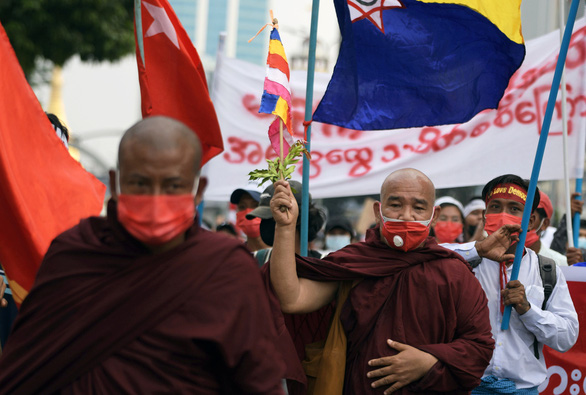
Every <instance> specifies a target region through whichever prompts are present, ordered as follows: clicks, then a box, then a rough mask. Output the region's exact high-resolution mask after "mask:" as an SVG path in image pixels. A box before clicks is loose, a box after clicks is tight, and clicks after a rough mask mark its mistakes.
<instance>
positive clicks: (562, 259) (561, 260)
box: [538, 242, 568, 266]
mask: <svg viewBox="0 0 586 395" xmlns="http://www.w3.org/2000/svg"><path fill="white" fill-rule="evenodd" d="M538 254H539V255H543V256H545V257H548V258H551V259H553V260H554V261H555V263H556V264H557V265H558V266H568V258H567V257H566V256H565V255H562V254H560V253H559V252H557V251H554V250H552V249H551V248H547V247H546V246H545V245H543V242H541V248H540V249H539V252H538Z"/></svg>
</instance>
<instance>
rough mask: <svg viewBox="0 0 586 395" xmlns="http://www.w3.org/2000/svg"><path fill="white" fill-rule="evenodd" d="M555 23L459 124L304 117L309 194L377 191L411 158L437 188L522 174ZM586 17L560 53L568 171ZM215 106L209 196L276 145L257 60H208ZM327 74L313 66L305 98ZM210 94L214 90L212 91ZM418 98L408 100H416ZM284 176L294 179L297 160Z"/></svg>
mask: <svg viewBox="0 0 586 395" xmlns="http://www.w3.org/2000/svg"><path fill="white" fill-rule="evenodd" d="M559 41H560V40H559V31H555V32H551V33H549V34H547V35H545V36H542V37H539V38H537V39H534V40H530V41H528V42H527V43H526V48H527V55H526V58H525V61H524V62H523V65H522V66H521V67H520V68H519V70H518V71H517V73H515V74H514V76H513V77H512V79H511V81H510V84H509V87H508V88H507V90H506V91H505V95H504V96H503V99H502V100H501V102H500V104H499V108H498V109H497V110H484V111H482V112H481V113H479V114H477V115H476V116H475V117H474V118H473V119H472V120H470V121H469V122H467V123H464V124H457V125H446V126H438V127H424V128H413V129H398V130H391V131H380V132H378V131H375V132H363V131H356V130H349V129H344V128H342V127H339V126H334V125H326V124H320V123H315V122H314V123H313V125H312V138H311V168H310V172H309V175H310V180H311V188H310V189H311V191H310V192H311V194H312V196H313V197H314V198H327V197H339V196H353V195H368V194H378V193H379V192H380V183H381V181H382V180H383V179H384V178H385V177H386V176H387V175H388V174H390V173H391V172H392V171H394V170H396V169H400V168H405V167H414V168H417V169H419V170H421V171H423V172H424V173H425V174H427V175H428V176H429V177H430V178H431V180H432V181H433V182H434V184H435V185H436V187H437V188H451V187H460V186H466V185H483V184H485V183H487V182H488V181H489V180H491V179H492V178H494V177H496V176H499V175H502V174H507V173H515V174H519V175H521V176H522V177H525V178H529V177H530V175H531V169H532V166H533V162H534V159H535V151H536V148H537V143H538V140H539V132H540V130H541V123H542V120H543V115H544V112H545V107H546V105H547V98H548V95H549V91H550V88H551V83H552V79H553V73H554V70H555V65H556V59H557V55H558V53H559ZM585 72H586V27H585V21H584V19H581V20H579V21H577V22H576V26H575V27H574V33H573V35H572V41H571V43H570V48H569V53H568V59H567V62H566V85H567V90H568V95H567V103H568V115H569V116H568V119H569V125H568V126H569V151H568V162H569V170H570V177H571V178H577V177H581V176H582V174H583V166H584V165H583V164H584V151H585V148H584V145H585V135H586V133H585V132H584V131H585V130H586V75H585ZM215 76H216V77H215V78H217V80H216V83H217V85H216V86H217V88H218V89H217V90H216V91H215V94H214V95H215V97H217V101H216V102H215V104H216V110H217V112H218V117H219V120H220V124H221V126H222V131H223V134H224V145H225V148H226V150H225V152H224V153H222V155H219V156H218V157H216V158H215V159H214V160H213V161H212V162H211V163H210V164H209V166H207V167H209V169H208V170H209V173H208V175H209V179H210V184H209V186H208V190H207V191H206V199H208V200H224V201H226V200H228V198H229V196H230V193H231V192H232V191H233V190H234V188H235V186H238V185H242V183H243V182H245V180H247V179H248V176H247V174H248V172H250V171H251V170H253V169H256V168H259V167H262V166H263V165H264V163H265V159H266V158H271V159H272V158H274V157H275V154H274V152H273V150H272V148H271V147H270V144H269V142H268V141H267V138H266V124H267V122H270V119H272V117H274V116H273V115H265V114H258V108H259V106H260V98H259V95H258V87H259V86H261V85H262V82H263V79H264V76H265V70H264V68H263V67H260V66H255V65H251V64H249V63H245V62H242V61H238V60H234V59H223V60H222V67H220V68H219V69H218V70H216V74H215ZM328 80H329V76H328V75H327V74H320V73H317V74H316V76H315V85H314V87H315V97H316V99H315V102H314V106H315V105H316V104H317V102H319V99H320V98H321V96H322V95H323V92H324V91H325V88H326V85H327V83H328ZM305 83H306V73H305V72H302V71H293V72H292V73H291V93H292V100H291V102H292V105H293V108H292V113H293V134H294V137H295V138H296V139H300V138H303V114H304V106H305V100H304V97H305ZM216 95H217V96H216ZM560 101H561V95H559V97H558V103H557V105H556V111H555V112H554V116H553V122H552V126H551V131H550V133H549V139H548V143H547V147H546V150H545V156H544V159H543V166H542V168H541V173H540V179H541V180H555V179H563V174H564V171H563V149H562V147H563V146H562V126H561V120H562V117H561V111H560V110H561V105H560ZM418 108H419V107H417V106H416V107H415V110H417V109H418ZM293 178H295V179H297V180H301V178H302V172H301V166H298V168H297V169H296V170H295V173H294V174H293Z"/></svg>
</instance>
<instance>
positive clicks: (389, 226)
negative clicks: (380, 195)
mask: <svg viewBox="0 0 586 395" xmlns="http://www.w3.org/2000/svg"><path fill="white" fill-rule="evenodd" d="M379 210H380V216H381V219H382V221H383V227H382V229H381V233H382V235H383V237H384V238H385V240H386V241H387V243H388V244H389V246H390V247H391V248H395V249H397V250H401V251H405V252H407V251H411V250H413V249H415V248H417V247H419V246H420V245H421V243H423V242H424V241H425V239H426V238H427V236H428V235H429V223H430V222H431V218H433V212H435V208H434V211H433V212H432V213H431V218H430V219H429V220H428V221H403V220H400V219H391V218H387V217H385V216H384V215H383V212H382V209H381V208H380V207H379Z"/></svg>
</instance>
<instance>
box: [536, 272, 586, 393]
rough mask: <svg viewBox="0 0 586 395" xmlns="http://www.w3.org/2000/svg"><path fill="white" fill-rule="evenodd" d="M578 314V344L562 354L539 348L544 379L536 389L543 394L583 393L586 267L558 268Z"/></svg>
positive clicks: (585, 375)
mask: <svg viewBox="0 0 586 395" xmlns="http://www.w3.org/2000/svg"><path fill="white" fill-rule="evenodd" d="M561 269H562V271H563V272H564V276H565V277H566V281H567V282H568V288H569V289H570V295H572V301H573V302H574V306H575V307H576V312H577V313H578V320H579V321H580V333H579V335H578V341H577V342H576V344H575V345H574V347H572V348H571V349H570V351H567V352H565V353H560V352H557V351H555V350H552V349H551V348H549V347H544V348H543V356H544V358H545V362H546V365H547V380H546V381H545V382H544V383H543V384H541V385H540V386H539V392H540V393H541V394H545V395H550V394H551V395H554V394H582V395H584V394H586V267H576V266H570V267H563V266H562V267H561Z"/></svg>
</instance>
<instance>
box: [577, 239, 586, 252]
mask: <svg viewBox="0 0 586 395" xmlns="http://www.w3.org/2000/svg"><path fill="white" fill-rule="evenodd" d="M578 247H579V248H581V249H583V250H586V237H580V238H578Z"/></svg>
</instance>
